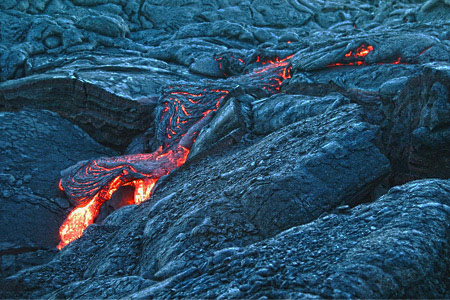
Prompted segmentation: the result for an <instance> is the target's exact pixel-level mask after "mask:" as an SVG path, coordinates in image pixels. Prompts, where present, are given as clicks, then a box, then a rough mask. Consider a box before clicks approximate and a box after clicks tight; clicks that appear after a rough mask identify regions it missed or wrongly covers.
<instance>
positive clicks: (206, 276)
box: [54, 180, 450, 299]
mask: <svg viewBox="0 0 450 300" xmlns="http://www.w3.org/2000/svg"><path fill="white" fill-rule="evenodd" d="M449 191H450V182H449V180H422V181H415V182H411V183H409V184H406V185H404V186H399V187H395V188H393V189H391V190H390V191H389V193H387V194H386V195H384V196H383V197H381V198H379V199H378V200H376V201H375V202H374V203H371V204H366V205H361V206H358V207H356V208H354V209H351V210H350V211H348V212H347V213H344V214H342V213H335V214H330V215H327V216H325V217H323V218H320V219H318V220H316V221H314V222H312V223H309V224H306V225H303V226H296V227H293V228H291V229H289V230H287V231H284V232H282V233H280V234H279V235H277V236H275V237H273V238H270V239H268V240H266V241H263V242H258V243H255V244H252V245H249V246H246V247H233V248H226V249H223V250H219V251H215V252H214V253H213V254H212V257H211V258H210V259H209V260H208V261H207V262H206V261H205V263H204V265H200V266H195V267H190V268H189V267H188V266H186V267H184V268H179V269H178V272H177V274H176V275H173V276H172V277H171V278H168V279H166V280H164V281H162V282H160V283H157V284H153V285H151V286H150V287H147V288H144V289H143V290H141V291H139V292H136V293H134V294H132V295H128V296H127V297H129V298H131V299H142V298H165V297H167V298H176V297H186V296H189V297H195V298H223V299H228V298H233V299H234V298H261V297H267V298H277V299H278V298H296V299H323V298H409V297H417V295H421V296H423V297H426V298H447V297H449V286H448V282H442V278H446V277H447V276H449V273H448V272H449V271H448V270H449V264H450V260H449V256H448V255H449V251H450V245H449V235H448V232H449V219H450V206H449V204H450V203H449V199H450V194H449ZM219 282H220V283H219ZM94 286H95V285H94ZM54 295H62V294H57V293H55V294H54Z"/></svg>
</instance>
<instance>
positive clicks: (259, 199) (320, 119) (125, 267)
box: [8, 105, 389, 298]
mask: <svg viewBox="0 0 450 300" xmlns="http://www.w3.org/2000/svg"><path fill="white" fill-rule="evenodd" d="M375 133H376V132H375V128H373V127H372V126H370V125H369V124H367V123H365V122H364V121H363V120H362V111H361V109H360V108H358V106H356V105H347V106H344V107H342V108H340V109H336V110H332V111H330V112H329V113H326V114H322V115H319V116H316V117H313V118H310V119H306V120H305V121H301V122H300V123H296V124H292V125H291V126H288V127H285V128H282V129H281V130H280V131H278V132H275V133H273V134H271V135H268V136H267V137H265V138H264V139H262V140H259V141H256V142H255V143H254V145H252V146H250V147H248V148H243V149H239V150H237V151H235V153H233V154H231V155H218V156H213V157H209V158H207V159H206V161H205V160H201V161H197V162H196V163H193V164H191V165H185V166H183V167H182V168H181V169H179V170H178V171H177V172H176V173H175V174H173V175H169V178H166V179H165V180H163V181H161V182H160V188H157V189H156V191H155V193H154V195H153V201H152V203H146V204H144V205H142V206H139V207H135V206H130V207H127V208H126V209H123V210H119V211H117V213H116V214H113V215H111V216H110V217H108V218H107V219H106V220H105V221H104V225H103V226H100V227H99V229H100V230H99V231H100V232H101V236H98V234H99V233H100V232H99V231H97V230H96V229H95V228H90V230H89V231H88V232H87V233H86V234H85V235H84V236H83V238H82V239H81V240H79V241H75V242H74V243H73V244H70V245H69V246H67V247H66V248H64V250H63V251H62V252H61V253H60V254H59V255H58V257H57V258H56V260H54V261H53V262H52V263H51V264H50V265H47V266H45V267H43V268H38V269H35V270H34V271H29V272H32V273H27V271H26V272H24V273H21V274H19V275H17V276H16V277H14V279H13V280H14V281H13V283H10V282H8V283H9V284H14V285H15V286H16V288H17V292H18V293H20V291H24V290H31V291H32V292H33V293H31V294H23V295H28V296H32V297H41V296H42V295H43V293H46V292H50V291H52V290H53V289H55V288H56V287H57V286H58V285H63V286H66V285H69V286H71V284H72V282H74V281H80V280H82V279H83V278H84V279H86V278H91V280H89V281H86V283H85V284H89V285H90V288H87V287H85V288H81V286H80V285H77V290H78V289H80V290H85V289H89V290H92V289H93V290H97V289H96V288H94V287H95V284H100V282H104V279H103V278H104V276H112V275H123V276H141V277H144V278H148V279H152V280H162V279H166V278H167V277H170V276H172V275H174V273H173V272H175V273H178V272H179V270H180V268H183V267H184V266H187V265H197V264H198V263H200V262H201V261H202V259H203V258H204V257H208V256H211V255H212V253H213V252H214V251H217V250H220V249H224V248H227V247H234V246H244V245H248V244H250V243H253V242H256V241H258V240H261V239H263V238H267V237H271V236H274V235H275V234H277V233H279V232H281V231H282V230H285V229H288V228H290V227H292V226H295V225H299V224H304V223H308V222H310V221H312V220H314V219H315V218H317V217H319V216H320V215H322V214H323V213H326V212H329V211H331V210H333V209H334V208H336V207H338V206H340V205H345V204H350V205H353V204H354V203H358V202H359V201H361V199H367V197H368V193H369V192H370V191H371V189H372V187H373V186H375V185H377V184H378V183H379V182H380V180H381V179H383V178H384V177H385V176H386V175H387V174H388V171H389V163H388V161H387V159H386V158H385V157H384V156H383V155H381V153H380V152H379V150H378V149H377V148H376V147H375V146H374V145H373V143H372V141H373V139H374V137H375ZM337 158H339V159H337ZM229 166H233V168H232V169H230V168H229ZM205 172H206V173H207V174H209V176H208V180H205V177H204V174H205ZM165 183H166V184H165ZM132 216H133V217H132ZM267 220H270V222H267ZM123 222H125V223H127V225H126V226H125V224H123ZM117 230H118V231H117ZM91 244H92V246H91ZM88 245H89V246H88ZM94 245H95V246H94ZM92 247H93V248H92ZM87 248H89V249H88V251H87V250H86V249H87ZM91 248H92V249H91ZM88 253H90V254H89V255H87V254H88ZM94 253H95V254H94ZM69 257H70V259H69ZM73 257H77V259H76V260H73ZM62 266H64V268H63V267H62ZM48 267H50V268H51V270H53V272H52V273H49V272H48V270H47V268H48ZM35 272H36V274H34V273H35ZM31 274H34V275H32V276H30V275H31ZM37 274H41V275H37ZM42 276H44V277H46V276H51V278H52V279H51V283H49V284H45V283H44V282H42V281H41V280H39V279H38V278H42ZM24 278H29V279H31V282H29V281H28V280H27V283H25V282H24V281H23V279H24ZM97 279H100V282H98V283H93V282H95V281H96V280H97ZM124 280H125V279H124ZM130 280H131V279H130ZM80 284H81V283H80ZM143 284H144V283H143ZM149 284H151V281H147V282H145V285H149ZM131 287H132V291H138V290H139V289H140V288H141V287H143V286H142V285H140V284H131ZM36 289H37V290H36ZM63 290H64V291H66V290H67V291H68V292H70V291H72V288H71V287H67V288H63ZM98 292H99V293H104V294H90V297H99V296H102V297H105V296H106V297H111V296H113V295H114V296H125V295H126V294H127V293H129V292H131V290H124V291H122V292H120V291H119V290H115V286H110V288H109V289H108V288H107V287H104V288H102V291H98ZM91 293H97V292H95V291H92V292H91ZM116 293H117V294H116ZM61 296H62V297H79V296H81V295H79V294H67V295H65V294H58V296H57V297H58V298H59V297H61Z"/></svg>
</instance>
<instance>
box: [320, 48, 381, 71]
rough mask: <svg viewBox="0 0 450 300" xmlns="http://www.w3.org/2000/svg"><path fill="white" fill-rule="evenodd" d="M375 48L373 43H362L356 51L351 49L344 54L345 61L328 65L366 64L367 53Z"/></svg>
mask: <svg viewBox="0 0 450 300" xmlns="http://www.w3.org/2000/svg"><path fill="white" fill-rule="evenodd" d="M372 50H373V47H372V46H371V45H367V46H366V45H365V44H362V45H361V46H359V47H358V48H357V49H356V50H355V51H350V52H348V53H346V54H345V55H344V61H343V62H338V63H333V64H329V65H327V67H338V66H361V65H366V62H365V61H364V59H365V57H366V56H367V54H369V53H370V51H372Z"/></svg>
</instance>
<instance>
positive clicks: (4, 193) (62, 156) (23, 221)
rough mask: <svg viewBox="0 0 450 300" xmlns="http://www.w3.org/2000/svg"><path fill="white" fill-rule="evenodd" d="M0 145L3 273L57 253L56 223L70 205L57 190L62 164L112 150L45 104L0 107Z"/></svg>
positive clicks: (0, 253)
mask: <svg viewBox="0 0 450 300" xmlns="http://www.w3.org/2000/svg"><path fill="white" fill-rule="evenodd" d="M0 145H1V146H0V147H1V151H2V155H1V158H0V173H1V174H0V190H1V193H0V197H1V202H2V205H1V207H0V211H1V213H0V227H1V228H2V232H3V233H2V237H1V239H0V247H1V249H0V255H1V259H2V269H1V270H2V276H7V275H11V274H13V273H15V272H17V271H19V270H20V269H22V268H24V267H30V266H33V265H38V264H42V263H46V262H48V261H49V260H50V259H51V258H52V257H53V256H54V255H55V254H56V248H55V246H56V244H57V243H58V241H59V237H58V228H59V225H60V224H61V222H62V221H63V220H64V218H65V216H66V214H67V211H68V209H69V207H70V206H71V204H70V203H69V202H68V201H67V200H66V199H64V198H62V197H63V195H62V193H61V192H59V191H58V181H59V179H60V174H59V173H60V169H61V167H64V166H70V165H72V164H74V163H75V162H77V161H79V160H80V159H83V158H84V159H86V158H90V157H97V156H102V155H112V154H113V153H114V152H112V151H111V150H109V149H107V148H105V147H102V146H100V145H99V144H98V143H96V142H95V141H93V140H92V139H91V138H90V137H89V136H88V135H87V134H86V133H84V132H83V131H82V130H81V129H80V128H78V127H77V126H74V125H73V124H71V123H70V122H68V121H67V120H64V119H63V118H61V117H60V116H58V115H57V114H55V113H52V112H49V111H44V110H23V111H20V112H2V113H0ZM8 260H10V261H11V263H6V261H8Z"/></svg>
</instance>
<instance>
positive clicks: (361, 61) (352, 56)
mask: <svg viewBox="0 0 450 300" xmlns="http://www.w3.org/2000/svg"><path fill="white" fill-rule="evenodd" d="M428 49H429V48H427V49H425V50H424V51H422V52H421V53H420V54H419V55H422V54H423V53H424V52H425V51H426V50H428ZM371 51H373V46H371V45H367V46H366V45H365V44H362V45H361V46H359V47H358V48H357V49H356V50H355V51H350V52H348V53H346V54H345V55H344V58H343V60H342V62H337V63H332V64H329V65H327V66H326V67H327V68H329V67H341V66H366V65H367V63H366V61H365V58H366V56H367V54H369V53H370V52H371ZM401 60H402V59H401V57H397V59H396V60H395V61H393V62H391V63H383V62H381V63H378V65H384V64H392V65H399V64H405V63H403V62H402V61H401Z"/></svg>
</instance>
